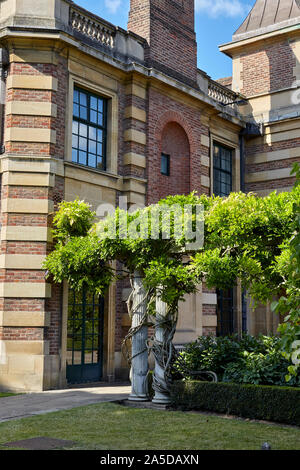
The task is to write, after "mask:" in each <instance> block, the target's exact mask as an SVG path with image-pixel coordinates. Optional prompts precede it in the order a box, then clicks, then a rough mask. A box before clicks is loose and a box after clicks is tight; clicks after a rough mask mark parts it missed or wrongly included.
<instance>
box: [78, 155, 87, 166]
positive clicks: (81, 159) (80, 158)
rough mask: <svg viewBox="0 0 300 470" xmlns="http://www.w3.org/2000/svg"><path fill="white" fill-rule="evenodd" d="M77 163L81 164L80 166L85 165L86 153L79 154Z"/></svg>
mask: <svg viewBox="0 0 300 470" xmlns="http://www.w3.org/2000/svg"><path fill="white" fill-rule="evenodd" d="M78 163H81V165H86V153H85V152H79V159H78Z"/></svg>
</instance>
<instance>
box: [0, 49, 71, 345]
mask: <svg viewBox="0 0 300 470" xmlns="http://www.w3.org/2000/svg"><path fill="white" fill-rule="evenodd" d="M57 58H58V63H57V64H28V63H14V62H13V63H11V64H10V67H9V75H32V76H39V75H42V76H52V77H54V78H56V79H58V90H57V91H42V90H31V89H8V90H7V96H6V100H7V101H23V102H26V101H35V102H39V101H40V102H51V103H53V104H56V105H57V117H40V116H23V115H6V120H5V126H6V128H9V127H20V128H26V129H28V132H30V129H31V128H41V129H42V128H44V129H53V130H55V131H56V143H55V144H50V143H31V142H29V143H28V142H6V144H5V146H6V155H8V156H9V155H10V154H12V153H13V154H17V155H18V154H19V155H20V156H21V157H22V156H27V155H30V156H33V157H39V156H41V157H47V156H52V157H55V158H60V159H64V144H65V115H66V114H65V113H66V98H67V87H68V72H67V61H66V60H65V59H63V58H61V57H57ZM29 171H30V168H29ZM7 197H9V198H13V199H19V198H21V199H23V198H25V199H28V204H29V205H30V200H33V199H46V200H50V201H53V204H54V210H57V207H58V203H59V202H61V201H62V200H63V197H64V180H63V178H62V177H58V176H56V177H55V184H54V187H48V186H47V187H46V186H45V187H35V186H2V198H7ZM1 219H2V224H3V225H10V226H16V227H18V226H19V227H20V230H22V226H40V227H46V226H50V225H51V219H52V217H51V216H49V215H47V214H30V213H25V214H17V213H16V214H14V213H3V214H2V217H1ZM51 249H52V244H49V243H46V242H35V241H33V242H29V241H28V242H23V241H9V242H5V241H3V242H2V244H1V253H6V254H18V253H20V254H39V255H41V254H43V255H44V254H47V253H49V251H50V250H51ZM28 268H29V269H3V270H1V271H0V277H1V280H3V281H4V282H32V283H44V282H45V273H44V271H42V270H36V269H30V266H28ZM0 302H1V304H2V308H3V310H4V311H40V312H50V313H51V324H50V327H48V328H28V327H26V328H19V327H18V328H4V329H3V335H4V337H5V339H8V340H13V339H22V340H48V341H49V343H50V354H59V348H60V340H61V331H60V328H61V287H60V286H55V285H53V286H52V296H51V298H50V299H35V298H29V299H26V298H24V299H22V298H4V299H1V300H0Z"/></svg>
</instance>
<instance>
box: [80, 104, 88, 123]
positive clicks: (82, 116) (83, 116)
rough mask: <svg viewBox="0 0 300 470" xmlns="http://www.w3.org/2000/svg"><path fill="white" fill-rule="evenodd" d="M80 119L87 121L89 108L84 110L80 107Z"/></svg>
mask: <svg viewBox="0 0 300 470" xmlns="http://www.w3.org/2000/svg"><path fill="white" fill-rule="evenodd" d="M80 118H81V119H85V120H86V119H87V108H84V107H83V106H80Z"/></svg>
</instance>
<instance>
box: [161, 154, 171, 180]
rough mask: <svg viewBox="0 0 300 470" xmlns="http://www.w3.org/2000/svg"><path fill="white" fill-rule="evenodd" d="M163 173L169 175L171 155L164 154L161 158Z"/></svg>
mask: <svg viewBox="0 0 300 470" xmlns="http://www.w3.org/2000/svg"><path fill="white" fill-rule="evenodd" d="M161 173H162V174H163V175H169V155H165V154H162V156H161Z"/></svg>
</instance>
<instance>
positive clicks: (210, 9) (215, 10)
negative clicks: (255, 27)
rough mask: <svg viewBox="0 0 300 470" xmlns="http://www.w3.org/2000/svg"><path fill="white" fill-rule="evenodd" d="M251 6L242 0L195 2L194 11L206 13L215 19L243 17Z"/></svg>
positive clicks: (203, 0) (199, 0)
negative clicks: (219, 17) (220, 17)
mask: <svg viewBox="0 0 300 470" xmlns="http://www.w3.org/2000/svg"><path fill="white" fill-rule="evenodd" d="M250 8H251V5H249V4H246V3H244V1H243V0H196V11H198V12H204V13H207V14H208V15H209V16H211V17H213V18H216V17H218V16H222V15H223V16H224V15H225V16H229V17H231V18H233V17H235V16H245V15H246V14H247V13H248V12H249V11H250Z"/></svg>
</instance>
